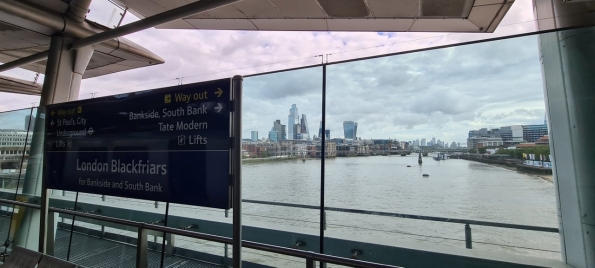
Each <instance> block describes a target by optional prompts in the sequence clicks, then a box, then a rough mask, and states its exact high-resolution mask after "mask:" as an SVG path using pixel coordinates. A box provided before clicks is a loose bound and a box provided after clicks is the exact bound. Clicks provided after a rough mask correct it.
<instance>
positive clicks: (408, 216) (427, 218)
mask: <svg viewBox="0 0 595 268" xmlns="http://www.w3.org/2000/svg"><path fill="white" fill-rule="evenodd" d="M242 202H245V203H253V204H262V205H272V206H283V207H294V208H305V209H320V207H319V206H312V205H301V204H290V203H281V202H270V201H260V200H249V199H243V200H242ZM324 210H325V211H336V212H346V213H355V214H367V215H375V216H386V217H396V218H404V219H412V220H425V221H437V222H450V223H462V224H472V225H482V226H491V227H501V228H510V229H521V230H529V231H540V232H550V233H559V232H560V230H559V229H558V228H555V227H542V226H531V225H522V224H512V223H500V222H490V221H477V220H466V219H456V218H442V217H433V216H421V215H413V214H403V213H392V212H382V211H370V210H361V209H348V208H336V207H324Z"/></svg>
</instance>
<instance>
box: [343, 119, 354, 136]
mask: <svg viewBox="0 0 595 268" xmlns="http://www.w3.org/2000/svg"><path fill="white" fill-rule="evenodd" d="M343 132H344V134H345V139H351V140H356V139H357V122H353V121H344V122H343Z"/></svg>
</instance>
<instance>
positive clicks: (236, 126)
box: [230, 75, 244, 268]
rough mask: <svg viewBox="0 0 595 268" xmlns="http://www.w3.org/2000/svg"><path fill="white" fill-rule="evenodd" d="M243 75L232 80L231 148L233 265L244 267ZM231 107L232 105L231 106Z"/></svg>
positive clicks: (237, 267)
mask: <svg viewBox="0 0 595 268" xmlns="http://www.w3.org/2000/svg"><path fill="white" fill-rule="evenodd" d="M243 80H244V78H243V77H242V76H239V75H236V76H234V77H233V80H232V94H231V95H232V96H233V97H232V98H233V103H234V108H233V119H232V120H233V124H232V134H233V149H232V150H231V152H232V154H231V160H232V162H231V163H232V175H233V245H232V254H233V255H232V257H233V262H232V263H233V267H234V268H241V267H242V81H243ZM230 108H231V107H230Z"/></svg>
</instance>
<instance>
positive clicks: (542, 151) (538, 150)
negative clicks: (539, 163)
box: [496, 146, 550, 160]
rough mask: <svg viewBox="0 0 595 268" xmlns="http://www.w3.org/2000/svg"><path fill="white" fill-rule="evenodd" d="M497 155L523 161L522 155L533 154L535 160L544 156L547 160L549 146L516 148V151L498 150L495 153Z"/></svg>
mask: <svg viewBox="0 0 595 268" xmlns="http://www.w3.org/2000/svg"><path fill="white" fill-rule="evenodd" d="M496 153H497V154H507V155H509V156H510V157H512V158H516V159H523V153H525V154H527V155H528V154H534V155H535V158H536V159H537V160H539V155H546V156H547V157H548V159H549V154H550V147H549V146H535V147H530V148H517V149H500V150H498V151H497V152H496Z"/></svg>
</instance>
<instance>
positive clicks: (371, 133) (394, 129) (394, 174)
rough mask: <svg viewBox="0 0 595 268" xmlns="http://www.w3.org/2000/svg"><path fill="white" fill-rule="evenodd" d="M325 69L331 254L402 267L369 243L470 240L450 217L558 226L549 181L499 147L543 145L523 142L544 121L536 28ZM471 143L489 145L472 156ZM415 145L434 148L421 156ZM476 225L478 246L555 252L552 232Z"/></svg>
mask: <svg viewBox="0 0 595 268" xmlns="http://www.w3.org/2000/svg"><path fill="white" fill-rule="evenodd" d="M327 73H328V76H327V81H328V84H327V92H328V95H327V100H328V106H327V111H328V112H327V117H326V118H327V126H328V128H329V129H330V132H331V138H332V140H333V142H335V143H336V146H337V157H336V158H329V159H328V160H327V161H326V174H325V182H326V195H325V204H326V206H327V217H328V218H327V230H326V233H325V234H326V236H325V252H326V253H329V254H333V255H338V256H342V257H358V258H361V259H363V260H369V261H374V262H384V263H388V264H393V265H403V266H406V265H404V264H403V263H400V262H399V260H398V259H392V258H391V256H387V255H383V256H379V255H376V256H378V257H375V255H374V254H375V253H374V248H375V249H376V250H380V248H384V247H388V248H390V247H395V246H402V245H404V244H406V243H409V242H411V243H412V244H413V245H416V244H417V245H420V246H421V247H424V245H426V246H427V244H435V245H440V246H446V247H457V248H464V247H465V245H466V244H465V225H464V224H463V223H453V222H452V221H453V220H454V219H462V220H478V221H489V222H498V223H510V224H523V225H533V226H546V227H557V216H556V203H555V200H556V199H555V189H554V185H553V184H552V183H551V181H547V180H544V179H541V178H539V177H538V176H536V175H534V174H529V173H526V172H517V170H516V168H514V165H517V164H521V163H520V162H519V161H520V160H515V159H514V158H508V157H507V156H506V155H499V154H498V153H497V152H500V154H503V153H505V152H506V151H498V150H500V149H506V148H520V147H522V146H539V143H537V145H536V144H531V145H529V144H521V145H519V143H528V142H533V143H535V142H536V141H535V140H530V137H524V136H523V135H524V134H523V129H528V128H530V127H531V126H532V125H542V126H543V124H544V116H545V104H544V99H543V85H542V78H541V71H540V62H539V52H538V46H537V40H536V37H535V36H529V37H521V38H514V39H507V40H500V41H493V42H488V43H480V44H473V45H465V46H458V47H451V48H445V49H436V50H429V51H423V52H418V53H410V54H403V55H397V56H388V57H382V58H377V59H370V60H362V61H354V62H348V63H342V64H337V65H330V66H328V71H327ZM519 129H520V132H519V131H518V130H519ZM473 130H477V131H473ZM525 134H526V133H525ZM544 135H547V127H546V128H545V132H540V133H539V137H538V138H541V137H542V136H544ZM525 136H526V135H525ZM467 146H469V147H470V148H467ZM544 146H545V147H539V148H546V147H547V142H546V143H545V144H544ZM471 147H474V148H475V149H474V150H477V151H478V152H481V153H482V154H481V155H478V154H469V155H467V154H466V153H467V152H468V151H469V149H472V148H471ZM478 147H482V148H481V149H478ZM486 149H487V150H486ZM484 150H485V151H484ZM418 152H421V153H428V156H426V157H424V156H423V155H422V156H421V161H422V163H420V164H418V159H419V158H420V156H419V154H418ZM472 152H475V151H472ZM461 154H462V156H459V155H461ZM449 156H450V157H451V158H450V159H449ZM455 158H460V159H455ZM463 158H464V159H463ZM515 161H516V162H515ZM507 165H510V166H507ZM549 172H550V174H551V169H550V171H549ZM346 209H350V210H351V211H345V210H346ZM342 210H343V211H342ZM354 210H357V211H354ZM379 213H393V214H392V215H384V216H381V215H379ZM427 217H440V218H441V219H434V220H432V221H430V220H428V218H427ZM471 231H472V238H473V250H478V251H480V250H489V251H501V252H507V253H513V254H520V255H528V256H537V257H546V258H553V259H560V253H559V252H560V245H559V239H558V235H557V234H552V233H547V232H546V233H544V232H536V231H525V230H514V229H506V228H498V227H486V226H478V225H475V224H472V225H471ZM366 243H367V244H366ZM358 250H359V252H358ZM361 252H363V253H362V254H363V255H361V256H360V253H361ZM354 253H357V254H355V256H354Z"/></svg>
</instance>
